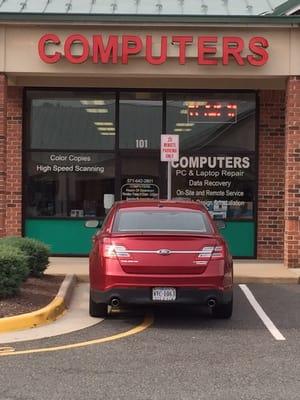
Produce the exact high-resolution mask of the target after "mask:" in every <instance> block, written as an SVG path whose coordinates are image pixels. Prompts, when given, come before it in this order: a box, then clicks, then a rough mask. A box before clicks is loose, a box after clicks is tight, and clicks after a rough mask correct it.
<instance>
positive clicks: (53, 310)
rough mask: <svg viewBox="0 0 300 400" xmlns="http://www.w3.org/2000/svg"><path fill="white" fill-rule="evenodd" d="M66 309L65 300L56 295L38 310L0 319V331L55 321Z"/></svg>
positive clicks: (32, 326)
mask: <svg viewBox="0 0 300 400" xmlns="http://www.w3.org/2000/svg"><path fill="white" fill-rule="evenodd" d="M65 309H66V305H65V301H64V298H63V297H62V296H56V297H55V298H54V299H53V300H52V301H51V303H49V304H48V305H47V306H45V307H43V308H40V309H39V310H36V311H33V312H30V313H26V314H20V315H16V316H14V317H5V318H1V319H0V332H11V331H17V330H19V329H27V328H35V327H36V326H39V325H43V324H46V323H49V322H52V321H55V320H56V319H57V318H58V317H59V316H60V315H61V314H62V313H63V312H64V311H65Z"/></svg>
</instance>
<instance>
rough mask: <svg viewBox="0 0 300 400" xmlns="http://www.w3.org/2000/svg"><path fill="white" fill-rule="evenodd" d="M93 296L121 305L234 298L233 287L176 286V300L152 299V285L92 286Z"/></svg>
mask: <svg viewBox="0 0 300 400" xmlns="http://www.w3.org/2000/svg"><path fill="white" fill-rule="evenodd" d="M90 293H91V298H92V300H93V301H94V302H95V303H106V304H111V301H112V299H118V300H119V302H120V305H122V304H124V305H126V304H137V305H151V304H165V303H166V304H198V305H207V303H208V301H209V300H210V299H214V300H215V301H216V304H218V303H219V304H226V303H229V302H230V301H231V300H232V289H227V290H219V289H198V288H189V287H177V288H176V300H172V301H154V300H152V287H137V288H132V287H131V288H114V289H111V290H107V291H100V290H95V289H92V288H91V292H90Z"/></svg>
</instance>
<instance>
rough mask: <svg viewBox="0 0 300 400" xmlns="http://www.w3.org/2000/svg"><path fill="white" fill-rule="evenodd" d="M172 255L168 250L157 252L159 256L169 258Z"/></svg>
mask: <svg viewBox="0 0 300 400" xmlns="http://www.w3.org/2000/svg"><path fill="white" fill-rule="evenodd" d="M171 253H172V252H171V250H168V249H160V250H157V254H159V255H160V256H168V255H169V254H171Z"/></svg>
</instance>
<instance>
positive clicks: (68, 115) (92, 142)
mask: <svg viewBox="0 0 300 400" xmlns="http://www.w3.org/2000/svg"><path fill="white" fill-rule="evenodd" d="M30 96H31V98H32V100H31V113H30V139H29V140H30V143H29V147H30V148H31V149H39V150H40V149H45V150H49V149H52V150H82V149H85V150H114V146H115V135H116V124H115V94H114V93H112V94H110V93H101V94H97V95H91V94H84V93H82V94H81V93H80V92H79V93H76V94H75V93H72V92H60V93H56V92H43V93H41V92H31V94H30ZM41 96H42V97H41Z"/></svg>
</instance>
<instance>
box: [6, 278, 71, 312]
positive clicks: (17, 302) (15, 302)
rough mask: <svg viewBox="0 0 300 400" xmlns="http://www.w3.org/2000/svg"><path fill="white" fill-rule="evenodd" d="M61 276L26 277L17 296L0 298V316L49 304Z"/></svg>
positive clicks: (28, 310)
mask: <svg viewBox="0 0 300 400" xmlns="http://www.w3.org/2000/svg"><path fill="white" fill-rule="evenodd" d="M63 279H64V277H63V276H51V275H45V276H43V277H42V278H28V279H27V281H26V282H24V283H23V285H22V286H21V290H20V292H19V294H18V295H17V296H14V297H10V298H6V299H0V318H3V317H11V316H13V315H18V314H24V313H28V312H31V311H35V310H38V309H39V308H42V307H44V306H46V305H47V304H49V303H50V302H51V300H53V299H54V297H55V296H56V295H57V292H58V290H59V287H60V285H61V283H62V281H63Z"/></svg>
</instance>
